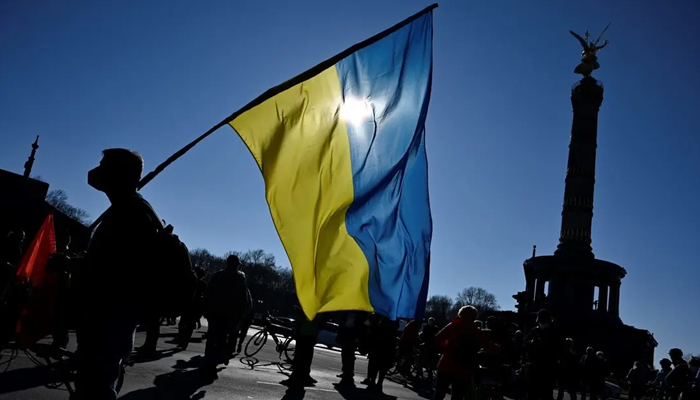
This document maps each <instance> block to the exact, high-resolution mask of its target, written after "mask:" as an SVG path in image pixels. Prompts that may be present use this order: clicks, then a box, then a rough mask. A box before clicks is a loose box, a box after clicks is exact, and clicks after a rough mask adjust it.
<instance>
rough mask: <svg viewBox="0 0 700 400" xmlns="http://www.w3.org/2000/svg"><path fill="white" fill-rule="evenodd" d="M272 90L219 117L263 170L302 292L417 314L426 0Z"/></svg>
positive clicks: (428, 55) (309, 304)
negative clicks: (416, 10) (396, 21)
mask: <svg viewBox="0 0 700 400" xmlns="http://www.w3.org/2000/svg"><path fill="white" fill-rule="evenodd" d="M436 6H437V5H433V6H431V7H428V8H427V9H425V10H423V11H421V12H420V13H418V14H416V15H414V16H412V17H410V18H408V19H407V20H405V21H403V22H401V23H399V24H397V25H396V26H394V27H392V28H390V29H388V30H386V31H384V32H382V33H380V34H378V35H376V36H374V37H372V38H370V39H368V40H366V41H364V42H362V43H359V44H357V45H355V46H353V47H351V48H349V49H348V50H346V51H345V52H343V53H341V54H339V55H337V56H335V57H333V58H331V59H330V60H327V61H325V62H323V63H321V64H319V65H318V66H316V67H314V68H312V69H311V70H309V71H307V72H305V73H302V74H301V75H299V76H297V77H295V78H293V79H291V80H289V81H287V82H285V83H283V84H282V85H280V86H278V87H275V88H273V89H270V90H269V91H267V92H266V93H264V94H263V95H261V96H260V97H259V98H257V99H255V100H254V101H252V102H251V103H250V104H248V105H247V106H245V107H244V108H243V109H241V110H239V111H238V112H236V113H235V114H233V115H232V116H231V117H230V118H229V119H228V120H227V121H228V123H229V124H230V125H231V126H232V127H233V129H235V130H236V132H237V133H238V135H240V137H241V139H243V141H244V142H245V144H246V145H247V146H248V149H249V150H250V152H251V153H252V154H253V157H255V160H256V161H257V163H258V166H259V167H260V170H261V171H262V174H263V177H264V179H265V193H266V198H267V202H268V204H269V206H270V212H271V214H272V219H273V221H274V223H275V227H276V228H277V232H278V233H279V236H280V239H281V240H282V243H283V244H284V247H285V250H286V251H287V254H288V256H289V259H290V261H291V264H292V270H293V272H294V278H295V282H296V289H297V295H298V297H299V302H300V303H301V306H302V308H303V309H304V312H305V314H306V315H307V316H308V317H309V318H313V317H314V316H315V315H316V313H318V312H327V311H340V310H366V311H375V312H377V313H380V314H382V315H386V316H388V317H390V318H392V319H395V318H397V317H406V318H414V317H417V316H418V317H421V316H422V314H423V312H424V309H425V297H426V295H427V287H428V275H429V273H428V271H429V257H430V242H431V238H432V219H431V215H430V202H429V197H428V165H427V157H426V151H425V118H426V115H427V113H428V103H429V100H430V88H431V82H432V36H433V26H432V10H433V9H434V8H435V7H436Z"/></svg>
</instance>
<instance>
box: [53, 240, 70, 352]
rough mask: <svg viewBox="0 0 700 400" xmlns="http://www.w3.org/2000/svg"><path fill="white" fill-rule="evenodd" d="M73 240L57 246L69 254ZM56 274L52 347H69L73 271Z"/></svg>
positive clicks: (62, 270) (65, 270) (58, 271)
mask: <svg viewBox="0 0 700 400" xmlns="http://www.w3.org/2000/svg"><path fill="white" fill-rule="evenodd" d="M70 242H71V238H70V236H68V237H67V238H66V241H65V244H62V245H61V246H57V247H58V248H57V250H58V251H59V252H62V253H65V254H69V252H70ZM54 272H55V273H56V316H55V323H54V329H53V335H52V336H53V341H52V342H51V345H52V346H54V347H60V348H66V347H68V342H69V335H68V327H69V325H70V308H71V294H72V293H71V271H69V270H67V269H60V270H57V271H54Z"/></svg>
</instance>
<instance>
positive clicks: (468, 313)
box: [433, 306, 499, 400]
mask: <svg viewBox="0 0 700 400" xmlns="http://www.w3.org/2000/svg"><path fill="white" fill-rule="evenodd" d="M478 317H479V311H478V310H477V309H476V308H474V307H473V306H464V307H462V308H460V309H459V312H458V313H457V318H454V319H453V320H452V322H450V323H449V324H447V326H445V327H444V328H443V329H442V330H441V331H440V332H439V333H438V334H437V336H436V337H435V341H436V344H437V345H438V347H440V348H442V356H441V357H440V361H439V362H438V365H437V380H436V382H435V393H434V395H433V399H434V400H442V399H444V398H445V394H446V393H447V388H448V387H449V386H450V385H451V386H452V397H451V398H452V399H453V400H463V399H465V398H466V396H467V393H469V392H470V390H471V388H472V386H473V385H474V373H475V372H476V371H477V369H478V368H479V362H478V358H477V357H478V353H479V350H480V349H482V348H483V349H485V350H486V351H487V352H489V353H497V352H498V350H499V349H498V346H497V345H495V344H493V343H491V342H490V341H489V339H488V336H487V335H486V334H485V333H484V331H482V330H480V329H479V328H478V326H477V324H476V319H477V318H478Z"/></svg>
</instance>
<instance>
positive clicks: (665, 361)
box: [659, 358, 673, 370]
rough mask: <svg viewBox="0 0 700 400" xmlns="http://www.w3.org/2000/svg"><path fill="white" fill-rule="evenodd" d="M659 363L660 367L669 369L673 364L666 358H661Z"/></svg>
mask: <svg viewBox="0 0 700 400" xmlns="http://www.w3.org/2000/svg"><path fill="white" fill-rule="evenodd" d="M659 364H661V369H664V370H669V369H671V367H672V366H673V363H672V362H671V360H669V359H668V358H662V359H661V361H659Z"/></svg>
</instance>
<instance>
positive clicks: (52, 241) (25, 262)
mask: <svg viewBox="0 0 700 400" xmlns="http://www.w3.org/2000/svg"><path fill="white" fill-rule="evenodd" d="M55 252H56V232H55V231H54V226H53V214H49V215H47V216H46V219H45V220H44V223H43V224H42V225H41V229H39V232H38V233H37V234H36V236H35V237H34V240H32V244H31V245H30V246H29V248H28V249H27V251H26V252H25V253H24V256H23V257H22V262H21V263H20V264H19V269H18V270H17V277H18V278H19V280H20V281H21V282H26V281H27V280H29V282H30V283H31V286H32V291H31V296H30V297H29V300H28V302H27V304H26V306H25V307H24V309H23V310H22V314H21V316H20V318H19V321H17V339H16V344H17V346H19V347H20V348H26V347H28V346H31V345H32V344H34V343H36V342H37V341H39V340H41V339H43V338H44V337H46V336H47V335H49V334H50V333H51V330H52V327H53V319H54V314H55V305H56V287H57V277H56V274H52V273H49V272H48V271H46V265H47V264H48V262H49V257H50V256H51V254H53V253H55Z"/></svg>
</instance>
